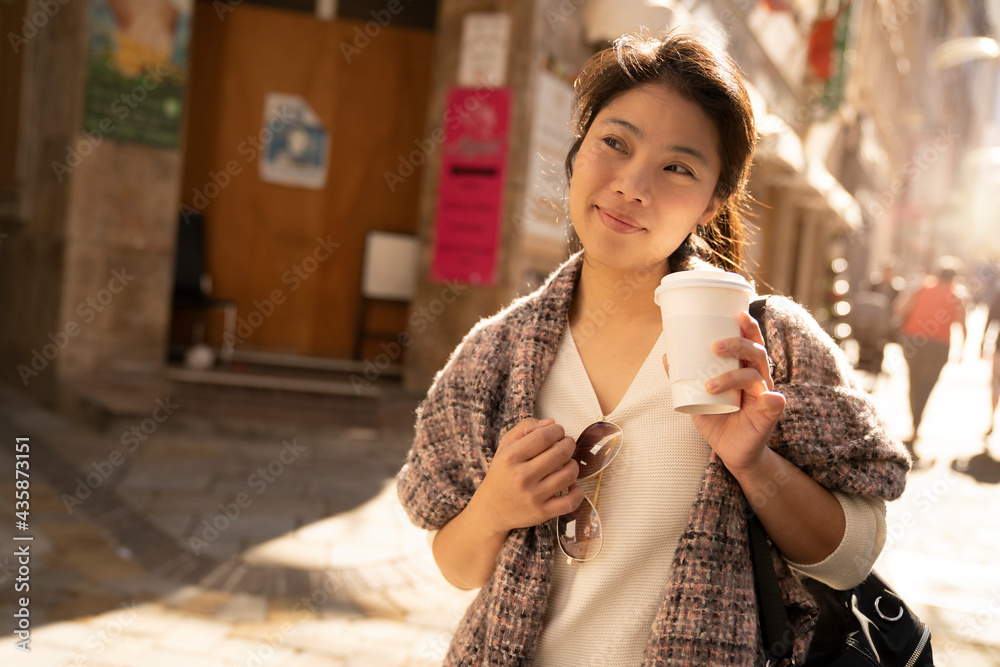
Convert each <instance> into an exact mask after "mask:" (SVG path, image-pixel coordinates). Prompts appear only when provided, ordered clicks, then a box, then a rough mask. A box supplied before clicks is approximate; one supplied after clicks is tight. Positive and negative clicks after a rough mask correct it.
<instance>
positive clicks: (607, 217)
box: [594, 206, 646, 234]
mask: <svg viewBox="0 0 1000 667" xmlns="http://www.w3.org/2000/svg"><path fill="white" fill-rule="evenodd" d="M594 208H595V209H597V217H599V218H600V219H601V222H602V223H604V226H605V227H607V228H608V229H610V230H611V231H614V232H618V233H619V234H635V233H637V232H644V231H646V229H645V227H642V226H640V225H638V224H636V223H635V222H633V221H632V220H630V219H622V218H620V217H618V215H621V214H620V213H619V214H617V215H614V214H612V213H608V212H607V211H605V210H604V209H602V208H601V207H600V206H594Z"/></svg>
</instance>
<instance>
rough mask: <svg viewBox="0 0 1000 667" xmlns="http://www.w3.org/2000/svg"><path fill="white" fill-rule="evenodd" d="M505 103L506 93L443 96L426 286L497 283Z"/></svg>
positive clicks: (457, 91) (460, 91)
mask: <svg viewBox="0 0 1000 667" xmlns="http://www.w3.org/2000/svg"><path fill="white" fill-rule="evenodd" d="M510 100H511V93H510V89H509V88H452V89H451V90H449V91H448V99H447V103H446V105H445V112H444V132H445V136H444V145H443V147H442V153H441V177H440V186H439V190H438V201H437V217H436V219H435V236H434V259H433V261H432V264H431V280H435V281H438V282H443V281H445V280H453V281H457V282H463V283H470V284H476V285H493V284H495V283H496V272H497V252H498V250H499V244H500V222H501V215H502V214H503V195H504V183H505V173H506V165H507V144H508V140H509V132H510Z"/></svg>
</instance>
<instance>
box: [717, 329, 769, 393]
mask: <svg viewBox="0 0 1000 667" xmlns="http://www.w3.org/2000/svg"><path fill="white" fill-rule="evenodd" d="M712 351H713V352H715V353H716V354H718V355H719V356H723V357H735V358H737V359H740V360H742V361H744V362H746V367H747V368H753V369H754V370H756V371H757V372H758V373H760V376H761V378H762V379H763V380H764V384H765V385H766V386H767V389H768V390H769V391H770V390H772V389H774V380H773V379H772V378H771V361H770V359H769V358H768V356H767V348H765V347H764V346H763V345H762V344H761V343H755V342H753V341H752V340H750V339H748V338H724V339H722V340H718V341H715V343H713V344H712Z"/></svg>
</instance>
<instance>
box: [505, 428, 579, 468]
mask: <svg viewBox="0 0 1000 667" xmlns="http://www.w3.org/2000/svg"><path fill="white" fill-rule="evenodd" d="M564 437H566V432H565V431H564V430H563V427H562V426H560V425H559V424H556V423H555V422H554V421H552V422H549V423H547V424H545V425H540V426H538V427H536V428H534V429H532V430H531V432H530V433H528V434H527V435H525V436H523V437H522V438H520V439H518V440H516V441H515V442H512V443H510V445H508V452H509V453H508V455H509V456H510V457H511V459H512V460H515V461H531V460H532V459H534V458H535V457H537V456H538V455H539V454H541V453H542V452H545V451H546V450H548V449H549V448H550V447H551V446H552V445H553V444H554V443H556V442H558V441H559V440H561V439H563V438H564ZM570 455H572V451H571V452H570ZM567 458H568V456H567Z"/></svg>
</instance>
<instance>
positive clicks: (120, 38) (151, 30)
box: [83, 0, 193, 148]
mask: <svg viewBox="0 0 1000 667" xmlns="http://www.w3.org/2000/svg"><path fill="white" fill-rule="evenodd" d="M192 5H193V0H90V12H89V21H90V23H89V30H88V33H89V34H88V39H89V45H88V49H87V63H86V66H87V82H86V85H85V88H84V115H83V130H84V132H86V133H89V134H90V135H91V136H92V137H98V138H100V139H103V138H109V139H118V140H120V141H132V142H137V143H143V144H148V145H151V146H161V147H165V148H175V147H177V146H178V145H179V143H180V131H181V117H182V113H181V112H182V105H183V100H184V87H185V84H186V81H187V55H188V43H189V42H190V37H191V11H192Z"/></svg>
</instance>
